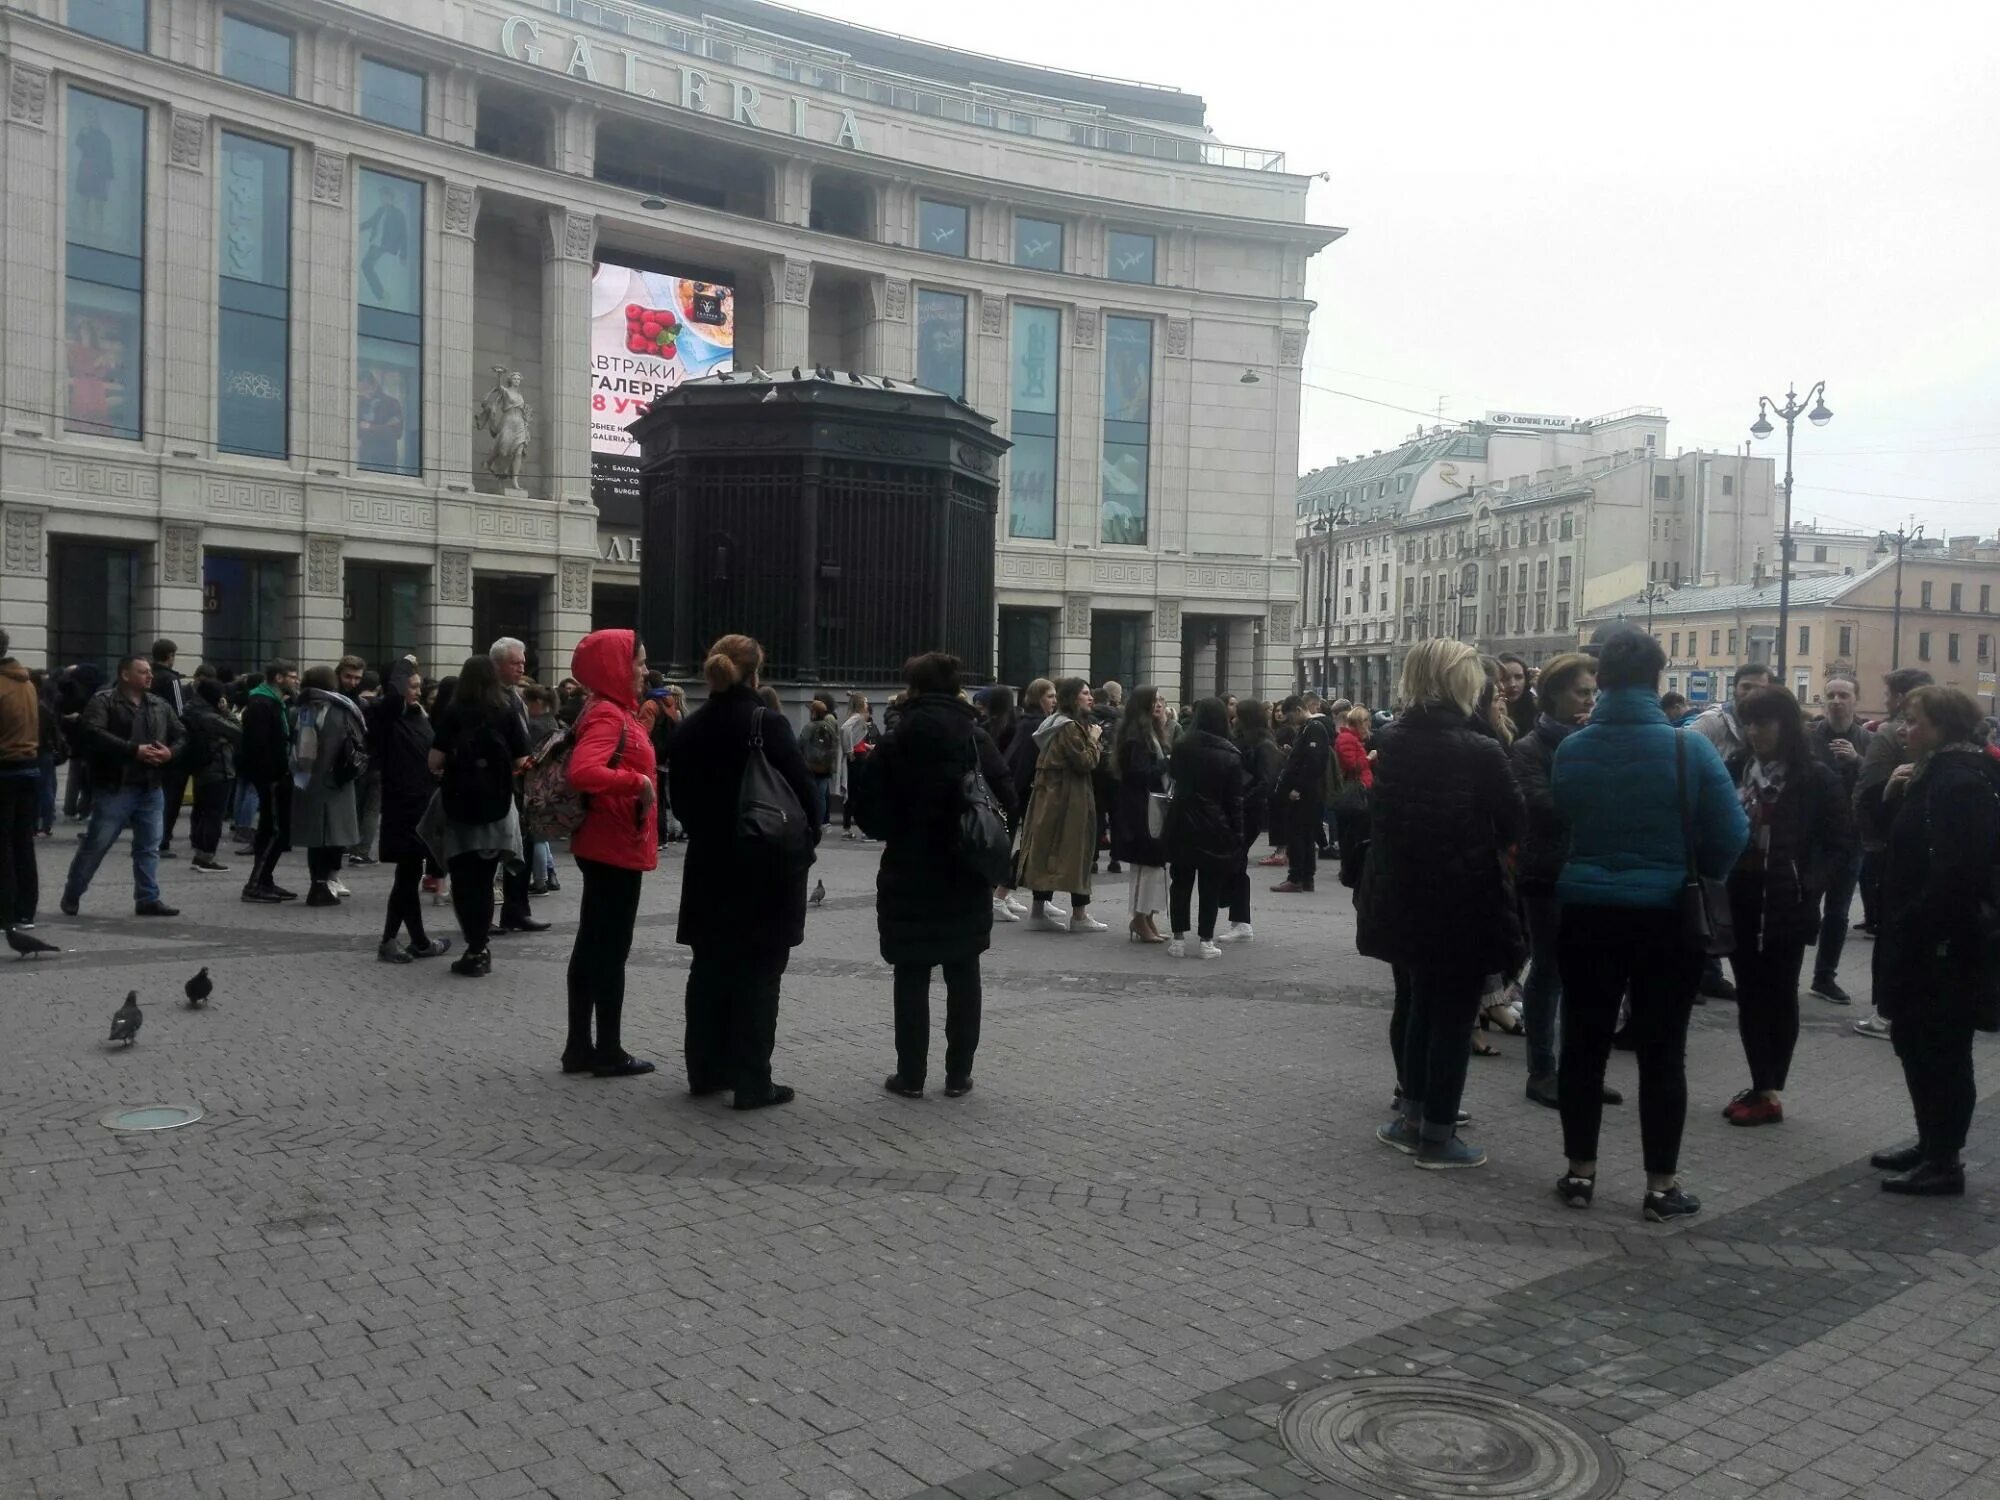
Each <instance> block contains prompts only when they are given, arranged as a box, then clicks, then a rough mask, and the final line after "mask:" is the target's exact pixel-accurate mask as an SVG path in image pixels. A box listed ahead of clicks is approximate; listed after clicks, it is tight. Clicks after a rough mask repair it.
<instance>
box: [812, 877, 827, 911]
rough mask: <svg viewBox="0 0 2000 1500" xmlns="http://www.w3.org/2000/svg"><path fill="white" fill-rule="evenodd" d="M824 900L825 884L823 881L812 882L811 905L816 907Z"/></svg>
mask: <svg viewBox="0 0 2000 1500" xmlns="http://www.w3.org/2000/svg"><path fill="white" fill-rule="evenodd" d="M824 900H826V882H825V881H824V880H815V881H814V882H813V893H812V904H813V905H814V906H818V905H819V904H820V903H821V902H822V901H824Z"/></svg>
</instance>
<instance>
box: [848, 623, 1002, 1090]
mask: <svg viewBox="0 0 2000 1500" xmlns="http://www.w3.org/2000/svg"><path fill="white" fill-rule="evenodd" d="M959 670H960V666H959V660H958V658H957V657H955V656H950V655H947V654H946V653H944V652H942V651H930V652H926V653H925V654H924V655H922V656H916V657H912V658H911V659H910V660H909V661H908V662H906V663H905V664H904V666H903V680H904V681H905V682H907V683H908V684H909V693H908V696H907V697H906V699H905V700H904V704H903V711H902V714H901V716H900V717H899V718H898V720H897V724H896V732H895V734H893V735H891V736H889V737H888V738H886V739H884V740H883V742H882V745H881V747H880V748H879V749H877V750H876V751H875V753H874V754H873V755H870V756H869V757H868V758H867V760H865V761H864V762H863V763H862V765H861V766H860V767H859V768H858V771H857V775H856V779H855V782H854V784H853V790H854V793H855V812H856V815H857V816H858V817H859V818H860V819H861V826H862V828H863V830H864V831H866V833H867V834H868V836H869V837H870V838H872V839H880V840H882V841H883V849H882V862H881V865H880V867H879V868H878V869H877V871H876V875H875V929H876V934H877V937H878V939H879V941H880V943H881V948H882V958H883V960H884V962H886V963H888V964H890V965H891V966H892V967H893V968H894V970H895V987H894V1000H895V1020H896V1071H895V1072H893V1073H891V1074H890V1075H889V1076H888V1077H887V1078H885V1079H884V1080H883V1081H882V1086H883V1087H884V1088H886V1089H887V1090H888V1091H889V1092H890V1093H892V1094H899V1095H901V1096H902V1097H904V1098H906V1099H920V1098H922V1097H923V1092H924V1077H925V1074H926V1073H927V1071H928V1069H929V1062H930V1035H931V1013H930V983H931V970H932V969H933V968H937V969H942V970H943V971H944V989H945V1014H944V1040H945V1047H944V1092H945V1095H946V1097H947V1098H952V1099H956V1098H958V1097H959V1096H960V1095H962V1094H965V1093H966V1092H968V1091H969V1090H970V1089H971V1088H972V1060H973V1055H974V1053H975V1052H976V1051H977V1050H978V1047H979V1009H980V988H979V955H980V954H982V953H984V952H985V951H986V949H987V947H988V946H989V944H990V943H991V941H992V934H993V890H992V887H990V886H989V885H987V883H986V881H985V879H984V878H983V877H982V876H981V875H980V873H979V871H978V870H976V869H974V868H973V867H972V866H971V865H970V864H968V863H967V862H966V861H965V859H964V858H963V857H962V856H961V855H960V853H959V817H960V814H961V813H963V812H964V810H965V792H964V782H965V776H966V773H967V772H968V771H972V770H975V769H976V770H977V771H978V772H979V773H980V775H981V776H983V777H984V778H985V780H986V784H987V785H988V786H989V787H990V788H992V791H993V797H994V800H995V801H996V802H997V803H998V804H999V806H1000V807H1001V808H1002V809H1003V811H1004V810H1006V809H1008V808H1010V807H1011V806H1012V803H1013V791H1012V788H1011V787H1009V786H1008V784H1007V766H1006V762H1004V761H1003V760H1001V758H1000V752H999V750H998V749H997V748H996V747H995V746H994V744H993V741H992V739H991V738H990V737H989V736H988V735H987V733H986V731H985V730H983V729H981V728H980V727H979V725H978V723H977V721H976V719H975V717H974V714H973V710H972V705H971V704H970V703H969V702H967V701H966V700H965V699H964V697H962V696H961V694H960V690H959Z"/></svg>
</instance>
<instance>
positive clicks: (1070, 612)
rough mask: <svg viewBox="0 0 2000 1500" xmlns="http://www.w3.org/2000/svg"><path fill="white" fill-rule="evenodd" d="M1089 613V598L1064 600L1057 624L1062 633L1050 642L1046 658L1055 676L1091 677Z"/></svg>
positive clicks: (1075, 595) (1070, 597)
mask: <svg viewBox="0 0 2000 1500" xmlns="http://www.w3.org/2000/svg"><path fill="white" fill-rule="evenodd" d="M1090 613H1091V611H1090V595H1088V594H1066V595H1064V596H1063V611H1062V618H1061V620H1059V621H1058V622H1057V627H1058V629H1059V630H1060V631H1061V632H1062V633H1061V634H1060V635H1058V636H1057V637H1056V638H1055V639H1054V640H1052V641H1050V642H1049V656H1050V657H1051V658H1052V661H1051V665H1052V666H1053V668H1054V670H1055V675H1056V676H1058V677H1088V676H1089V675H1090Z"/></svg>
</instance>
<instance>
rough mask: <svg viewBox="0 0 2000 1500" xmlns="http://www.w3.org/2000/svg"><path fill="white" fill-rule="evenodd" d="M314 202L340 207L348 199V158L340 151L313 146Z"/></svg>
mask: <svg viewBox="0 0 2000 1500" xmlns="http://www.w3.org/2000/svg"><path fill="white" fill-rule="evenodd" d="M312 167H313V175H312V196H313V202H315V203H325V204H328V205H330V206H331V207H334V208H339V207H340V206H341V204H342V203H343V202H345V201H346V199H347V158H346V157H345V156H344V155H342V154H341V153H340V152H338V151H324V150H321V149H320V148H319V147H317V146H315V147H314V148H313V154H312Z"/></svg>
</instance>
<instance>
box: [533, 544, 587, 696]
mask: <svg viewBox="0 0 2000 1500" xmlns="http://www.w3.org/2000/svg"><path fill="white" fill-rule="evenodd" d="M590 585H591V563H590V559H589V558H587V557H565V558H564V559H562V561H561V562H560V563H559V564H558V565H557V567H556V576H555V577H554V578H553V579H551V580H550V585H549V588H548V591H547V592H546V593H544V594H543V595H542V614H541V619H540V620H539V621H537V622H536V623H537V626H538V628H539V630H540V633H541V638H542V662H543V666H542V681H544V682H554V681H556V680H557V679H559V678H561V677H564V676H567V675H568V673H569V663H570V657H571V656H572V655H574V654H575V652H576V643H577V642H578V641H580V640H582V639H583V638H584V637H585V636H587V635H589V634H590Z"/></svg>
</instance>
